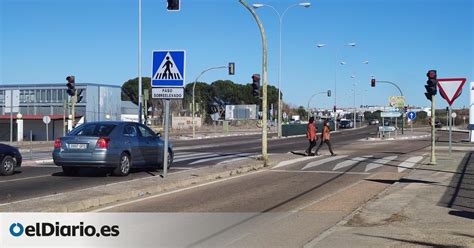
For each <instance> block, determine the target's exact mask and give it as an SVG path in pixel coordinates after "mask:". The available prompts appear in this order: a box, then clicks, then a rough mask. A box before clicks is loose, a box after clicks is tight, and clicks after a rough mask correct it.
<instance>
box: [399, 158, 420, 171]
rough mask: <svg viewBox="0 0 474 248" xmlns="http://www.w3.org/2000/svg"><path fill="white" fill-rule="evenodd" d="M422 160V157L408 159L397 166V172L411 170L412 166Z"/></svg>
mask: <svg viewBox="0 0 474 248" xmlns="http://www.w3.org/2000/svg"><path fill="white" fill-rule="evenodd" d="M422 159H423V156H416V157H410V158H409V159H407V160H405V161H403V163H401V164H399V165H398V172H399V173H400V172H402V171H404V170H406V169H408V168H413V166H415V164H416V163H418V162H420V161H421V160H422Z"/></svg>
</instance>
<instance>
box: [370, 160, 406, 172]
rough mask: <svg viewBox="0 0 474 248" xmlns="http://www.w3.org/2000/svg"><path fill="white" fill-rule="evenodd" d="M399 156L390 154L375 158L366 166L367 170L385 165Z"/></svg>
mask: <svg viewBox="0 0 474 248" xmlns="http://www.w3.org/2000/svg"><path fill="white" fill-rule="evenodd" d="M397 157H398V156H388V157H384V158H381V159H377V160H375V161H374V162H372V163H370V164H368V165H367V166H366V167H365V172H367V171H369V170H373V169H375V168H378V167H380V166H383V165H384V164H386V163H388V162H390V161H392V160H394V159H396V158H397Z"/></svg>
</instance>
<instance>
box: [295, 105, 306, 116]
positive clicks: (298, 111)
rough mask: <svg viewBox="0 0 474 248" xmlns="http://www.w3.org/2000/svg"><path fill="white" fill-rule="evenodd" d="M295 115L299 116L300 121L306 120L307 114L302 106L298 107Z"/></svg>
mask: <svg viewBox="0 0 474 248" xmlns="http://www.w3.org/2000/svg"><path fill="white" fill-rule="evenodd" d="M296 113H297V114H298V115H299V116H300V119H307V118H306V117H307V112H306V109H305V108H304V107H303V106H299V107H298V109H297V110H296Z"/></svg>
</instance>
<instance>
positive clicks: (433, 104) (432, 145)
mask: <svg viewBox="0 0 474 248" xmlns="http://www.w3.org/2000/svg"><path fill="white" fill-rule="evenodd" d="M435 99H436V95H432V96H431V159H430V164H433V165H435V164H436V154H435V152H436V151H435V150H436V149H435V143H436V142H435V140H436V130H435V112H436V111H435V110H436V104H435Z"/></svg>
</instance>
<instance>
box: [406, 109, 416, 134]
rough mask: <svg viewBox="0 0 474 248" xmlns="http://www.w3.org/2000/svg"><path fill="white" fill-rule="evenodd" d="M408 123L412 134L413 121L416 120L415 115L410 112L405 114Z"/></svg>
mask: <svg viewBox="0 0 474 248" xmlns="http://www.w3.org/2000/svg"><path fill="white" fill-rule="evenodd" d="M407 117H408V121H409V122H410V127H411V132H412V133H413V121H414V120H415V119H416V113H415V112H413V111H410V112H408V113H407Z"/></svg>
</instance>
